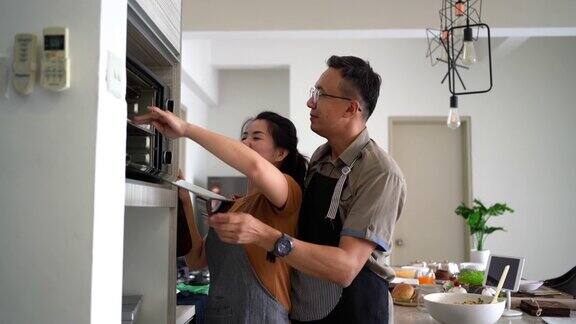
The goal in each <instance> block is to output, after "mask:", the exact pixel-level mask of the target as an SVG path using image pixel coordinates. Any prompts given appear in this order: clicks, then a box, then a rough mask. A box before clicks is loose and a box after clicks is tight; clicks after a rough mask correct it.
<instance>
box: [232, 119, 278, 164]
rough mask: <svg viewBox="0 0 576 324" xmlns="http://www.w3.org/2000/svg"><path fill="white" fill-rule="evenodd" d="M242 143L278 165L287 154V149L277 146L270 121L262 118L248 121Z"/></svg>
mask: <svg viewBox="0 0 576 324" xmlns="http://www.w3.org/2000/svg"><path fill="white" fill-rule="evenodd" d="M242 143H244V145H246V146H248V147H249V148H251V149H253V150H254V151H256V152H258V154H260V155H261V156H262V157H263V158H265V159H266V160H268V162H270V163H272V164H274V165H276V166H279V164H280V162H282V160H283V159H284V158H285V157H286V154H287V151H286V149H283V148H279V147H276V145H275V144H274V140H273V139H272V134H270V130H269V129H268V122H267V121H265V120H262V119H255V120H253V121H251V122H249V123H248V125H247V126H246V129H244V133H243V134H242Z"/></svg>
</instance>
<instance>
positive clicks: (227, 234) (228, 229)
mask: <svg viewBox="0 0 576 324" xmlns="http://www.w3.org/2000/svg"><path fill="white" fill-rule="evenodd" d="M208 224H209V225H210V226H211V227H212V228H214V230H215V231H216V233H217V234H218V236H219V237H220V239H221V240H222V241H224V242H226V243H234V244H256V245H258V246H260V247H262V248H264V249H265V250H266V251H271V250H272V249H273V248H274V244H275V243H276V240H277V239H278V238H280V236H282V233H281V232H280V231H278V230H276V229H274V228H272V227H270V226H268V225H266V224H264V223H262V222H261V221H260V220H258V219H256V218H255V217H254V216H252V215H250V214H246V213H223V214H215V215H213V216H211V217H210V219H209V221H208Z"/></svg>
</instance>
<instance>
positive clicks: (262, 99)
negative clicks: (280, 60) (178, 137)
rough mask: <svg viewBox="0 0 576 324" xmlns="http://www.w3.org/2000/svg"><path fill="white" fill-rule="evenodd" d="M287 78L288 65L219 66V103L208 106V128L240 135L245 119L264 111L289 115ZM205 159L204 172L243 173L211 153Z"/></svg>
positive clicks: (206, 174) (208, 174)
mask: <svg viewBox="0 0 576 324" xmlns="http://www.w3.org/2000/svg"><path fill="white" fill-rule="evenodd" d="M288 81H289V74H288V70H287V69H270V70H268V69H263V70H220V71H219V87H218V88H219V93H220V96H219V105H218V106H216V107H211V109H210V110H209V114H208V119H207V121H208V123H207V127H208V129H210V130H212V131H215V132H217V133H220V134H223V135H226V136H228V137H231V138H235V139H240V127H241V126H242V124H243V122H244V121H245V120H246V119H248V118H250V117H254V116H256V115H257V114H258V113H260V112H262V111H265V110H269V111H273V112H276V113H278V114H280V115H282V116H286V117H287V116H289V103H288V89H289V88H288V86H289V83H288ZM204 161H205V162H204V168H203V174H204V175H205V176H241V174H240V173H239V172H238V171H236V170H234V169H232V168H231V167H229V166H228V165H226V164H225V163H223V162H221V161H220V160H219V159H217V158H216V157H214V156H213V155H212V154H206V155H205V160H204ZM204 181H206V179H204Z"/></svg>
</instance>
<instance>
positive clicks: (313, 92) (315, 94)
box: [309, 87, 354, 104]
mask: <svg viewBox="0 0 576 324" xmlns="http://www.w3.org/2000/svg"><path fill="white" fill-rule="evenodd" d="M309 94H310V99H312V103H314V104H317V103H318V99H320V97H330V98H336V99H342V100H349V101H352V100H354V99H352V98H346V97H339V96H334V95H330V94H327V93H323V92H322V91H321V90H319V89H317V88H316V87H310V91H309Z"/></svg>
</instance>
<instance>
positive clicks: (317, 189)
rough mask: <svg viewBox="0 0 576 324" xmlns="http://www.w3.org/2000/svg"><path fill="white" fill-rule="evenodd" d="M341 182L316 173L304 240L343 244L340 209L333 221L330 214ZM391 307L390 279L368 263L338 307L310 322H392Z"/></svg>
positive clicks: (307, 197) (301, 227)
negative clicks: (334, 193) (379, 274)
mask: <svg viewBox="0 0 576 324" xmlns="http://www.w3.org/2000/svg"><path fill="white" fill-rule="evenodd" d="M337 181H338V179H334V178H330V177H326V176H323V175H321V174H320V173H318V172H317V173H315V174H314V175H313V176H312V179H311V180H310V183H309V184H308V186H307V188H306V191H305V193H304V197H303V200H302V206H301V208H300V218H299V221H298V238H299V239H300V240H303V241H305V242H310V243H315V244H322V245H330V246H338V245H339V243H340V232H341V231H342V224H343V223H342V219H341V217H340V212H339V211H338V212H337V214H336V217H335V218H334V219H333V220H331V219H329V218H327V217H326V214H327V212H328V209H329V207H330V202H331V200H332V194H333V192H334V188H335V187H336V183H337ZM388 307H389V304H388V281H386V280H384V279H383V278H381V277H380V276H378V275H377V274H375V273H374V272H373V271H372V270H370V269H368V267H367V266H366V265H364V267H363V268H362V270H360V272H359V273H358V275H357V276H356V278H354V280H353V281H352V283H351V284H350V286H348V287H346V288H343V290H342V295H341V297H340V299H339V300H338V303H337V304H336V306H335V307H334V309H333V310H332V311H331V312H330V313H329V314H328V315H327V316H326V317H325V318H323V319H320V320H316V321H311V322H307V323H388ZM294 322H295V323H298V321H294Z"/></svg>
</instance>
